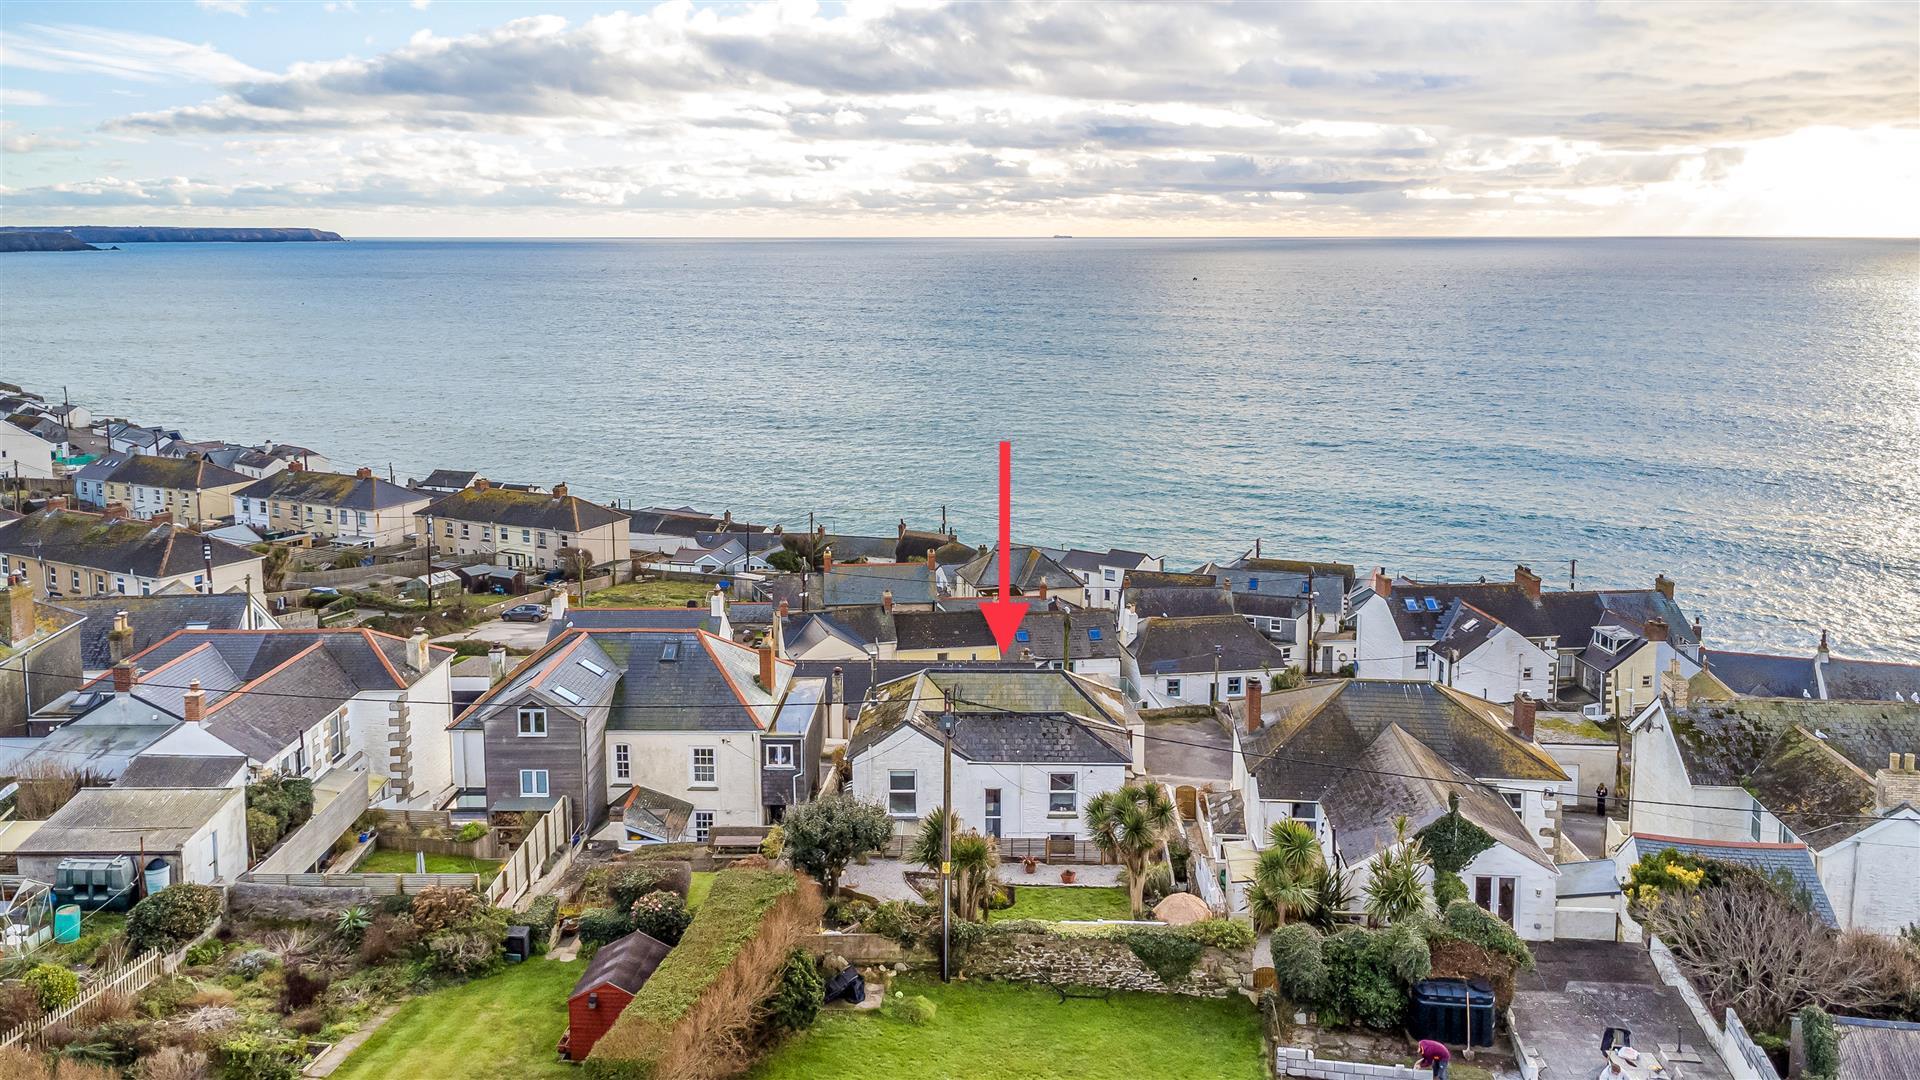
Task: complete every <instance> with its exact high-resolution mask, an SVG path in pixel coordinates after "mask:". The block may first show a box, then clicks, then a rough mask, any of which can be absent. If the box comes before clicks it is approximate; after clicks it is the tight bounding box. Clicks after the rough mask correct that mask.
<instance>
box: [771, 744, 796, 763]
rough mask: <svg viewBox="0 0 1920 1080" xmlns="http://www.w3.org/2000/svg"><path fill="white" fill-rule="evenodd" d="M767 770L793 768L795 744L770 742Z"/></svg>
mask: <svg viewBox="0 0 1920 1080" xmlns="http://www.w3.org/2000/svg"><path fill="white" fill-rule="evenodd" d="M767 768H769V769H791V768H793V744H792V743H789V742H770V743H768V744H767Z"/></svg>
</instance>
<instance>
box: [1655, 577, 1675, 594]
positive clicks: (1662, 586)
mask: <svg viewBox="0 0 1920 1080" xmlns="http://www.w3.org/2000/svg"><path fill="white" fill-rule="evenodd" d="M1653 591H1654V592H1657V593H1659V594H1660V595H1661V596H1664V597H1666V598H1667V599H1669V600H1671V599H1673V579H1672V578H1670V577H1668V576H1667V575H1665V574H1657V575H1655V576H1654V579H1653Z"/></svg>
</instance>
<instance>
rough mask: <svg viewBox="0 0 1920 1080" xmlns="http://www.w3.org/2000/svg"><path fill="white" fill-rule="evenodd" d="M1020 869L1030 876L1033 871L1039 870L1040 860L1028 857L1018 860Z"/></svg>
mask: <svg viewBox="0 0 1920 1080" xmlns="http://www.w3.org/2000/svg"><path fill="white" fill-rule="evenodd" d="M1020 868H1021V869H1022V870H1025V871H1026V872H1027V873H1029V874H1031V873H1033V872H1034V871H1035V870H1038V869H1040V860H1039V859H1036V858H1034V857H1033V856H1031V855H1029V856H1027V857H1026V858H1024V859H1021V860H1020Z"/></svg>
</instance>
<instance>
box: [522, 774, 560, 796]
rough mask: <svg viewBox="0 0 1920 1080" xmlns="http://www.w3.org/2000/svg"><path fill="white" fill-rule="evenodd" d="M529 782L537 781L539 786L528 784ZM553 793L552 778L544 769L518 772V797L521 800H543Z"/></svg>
mask: <svg viewBox="0 0 1920 1080" xmlns="http://www.w3.org/2000/svg"><path fill="white" fill-rule="evenodd" d="M529 780H538V781H539V782H540V783H539V786H538V787H537V788H535V787H534V786H532V785H530V784H528V781H529ZM552 792H553V778H552V776H551V775H550V774H549V773H548V772H547V770H545V769H521V770H520V797H521V798H523V799H544V798H546V797H547V796H548V795H550V794H552Z"/></svg>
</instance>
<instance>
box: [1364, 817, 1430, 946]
mask: <svg viewBox="0 0 1920 1080" xmlns="http://www.w3.org/2000/svg"><path fill="white" fill-rule="evenodd" d="M1432 866H1433V860H1432V859H1431V858H1429V857H1428V855H1427V849H1426V848H1425V846H1423V845H1422V844H1421V843H1420V841H1419V840H1418V839H1417V838H1415V837H1411V836H1408V835H1407V817H1406V815H1405V814H1402V815H1400V816H1399V817H1397V818H1394V819H1393V843H1392V844H1390V845H1388V846H1387V848H1386V850H1384V851H1382V852H1380V853H1379V854H1378V855H1376V856H1375V857H1374V867H1373V879H1372V880H1371V881H1369V882H1368V883H1367V914H1369V915H1371V916H1373V917H1374V918H1376V919H1379V920H1381V921H1383V922H1387V923H1396V922H1399V921H1400V920H1402V919H1406V918H1410V917H1412V916H1415V915H1420V914H1423V913H1424V912H1425V911H1426V910H1427V897H1428V895H1429V893H1428V891H1427V884H1426V882H1425V881H1424V880H1422V878H1421V871H1422V870H1426V871H1429V872H1431V870H1432Z"/></svg>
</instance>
